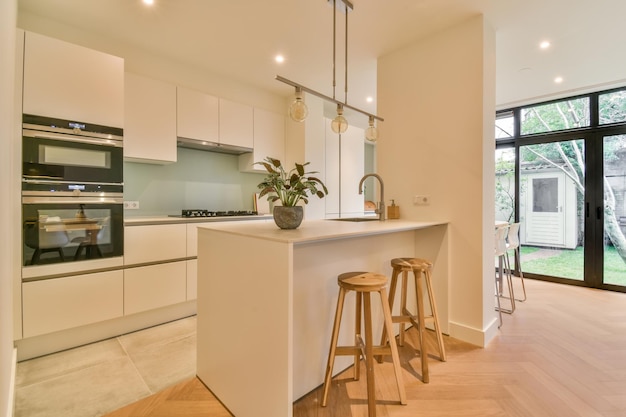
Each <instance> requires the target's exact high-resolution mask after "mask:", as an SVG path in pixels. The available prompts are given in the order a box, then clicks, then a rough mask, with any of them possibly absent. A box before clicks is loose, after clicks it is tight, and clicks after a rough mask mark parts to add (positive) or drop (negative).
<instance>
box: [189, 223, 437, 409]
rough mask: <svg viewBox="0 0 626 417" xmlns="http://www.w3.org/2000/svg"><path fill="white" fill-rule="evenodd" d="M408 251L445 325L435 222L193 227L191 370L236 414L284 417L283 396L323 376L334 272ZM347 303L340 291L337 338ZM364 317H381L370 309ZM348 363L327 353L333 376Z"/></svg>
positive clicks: (378, 267)
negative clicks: (418, 260)
mask: <svg viewBox="0 0 626 417" xmlns="http://www.w3.org/2000/svg"><path fill="white" fill-rule="evenodd" d="M408 256H419V257H424V258H428V259H430V260H432V261H433V262H434V264H435V268H434V271H433V280H434V284H435V292H436V294H437V303H438V308H439V314H440V321H441V325H442V329H443V330H444V332H445V331H446V329H447V317H448V314H447V282H448V233H447V224H446V223H445V222H412V221H403V220H388V221H384V222H380V221H363V222H349V221H335V220H313V221H305V222H303V223H302V225H301V226H300V227H299V228H298V229H296V230H281V229H279V228H278V227H276V225H275V224H274V222H273V221H272V220H266V221H263V220H261V221H258V220H257V221H254V222H234V223H215V224H210V225H202V226H200V227H198V321H197V325H198V331H197V337H198V342H197V350H198V357H197V374H198V377H199V378H200V379H201V380H202V381H203V382H204V383H205V384H206V385H207V386H208V387H209V389H211V391H212V392H213V393H214V394H215V395H216V396H217V397H218V398H219V399H220V401H222V402H223V403H224V405H225V406H226V407H227V408H228V409H229V410H230V411H231V412H232V413H233V414H234V415H235V416H237V417H258V416H272V417H290V416H292V415H293V411H292V405H293V402H294V401H295V400H297V399H298V398H300V397H302V396H304V395H305V394H307V393H308V392H310V391H311V390H313V389H315V388H316V387H318V386H319V385H320V384H321V383H322V382H323V378H324V370H325V367H326V358H327V355H328V347H329V344H330V335H331V331H332V321H333V316H334V313H335V308H336V301H337V295H338V286H337V275H338V274H340V273H342V272H347V271H371V272H379V273H383V274H386V275H387V276H390V275H391V267H390V264H389V261H390V260H391V259H392V258H395V257H408ZM373 305H374V307H378V305H377V303H374V304H373ZM396 305H397V303H396ZM353 306H354V297H353V296H350V297H348V299H347V300H346V306H345V307H344V314H346V319H345V320H344V322H343V323H342V329H341V334H340V339H339V343H340V344H351V343H352V339H353V336H352V334H353V331H354V330H353V329H354V328H353V322H354V321H353V319H352V318H350V317H352V316H353V314H354V313H353V312H354V307H353ZM348 314H349V315H348ZM373 319H374V323H375V324H376V323H382V321H381V317H380V311H379V309H377V310H375V311H374V315H373ZM375 327H378V329H377V331H378V335H380V327H381V326H375ZM378 337H380V336H378ZM351 361H352V359H351V358H350V357H342V358H337V360H336V362H335V373H336V372H339V371H341V370H342V369H344V368H346V367H348V366H350V364H351Z"/></svg>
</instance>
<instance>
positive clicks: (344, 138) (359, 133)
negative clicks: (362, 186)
mask: <svg viewBox="0 0 626 417" xmlns="http://www.w3.org/2000/svg"><path fill="white" fill-rule="evenodd" d="M324 121H325V123H326V182H325V184H326V186H327V187H328V195H327V196H326V198H325V199H324V200H326V201H325V202H326V215H327V216H329V217H335V216H337V215H339V214H341V215H342V216H359V215H363V214H364V207H363V206H364V197H363V194H359V181H360V180H361V178H362V177H363V175H364V172H363V171H364V166H365V143H364V134H365V132H364V130H363V129H361V128H359V127H356V126H349V127H348V130H346V132H345V133H344V134H342V135H341V140H340V139H339V135H338V134H337V133H334V132H333V131H332V130H331V129H330V122H331V120H330V119H324ZM340 147H341V151H340Z"/></svg>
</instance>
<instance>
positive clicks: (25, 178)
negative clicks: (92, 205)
mask: <svg viewBox="0 0 626 417" xmlns="http://www.w3.org/2000/svg"><path fill="white" fill-rule="evenodd" d="M49 178H53V179H49ZM54 178H56V177H50V176H42V175H22V182H27V183H29V184H53V185H54V184H93V185H118V186H124V183H123V182H89V181H64V180H56V179H54Z"/></svg>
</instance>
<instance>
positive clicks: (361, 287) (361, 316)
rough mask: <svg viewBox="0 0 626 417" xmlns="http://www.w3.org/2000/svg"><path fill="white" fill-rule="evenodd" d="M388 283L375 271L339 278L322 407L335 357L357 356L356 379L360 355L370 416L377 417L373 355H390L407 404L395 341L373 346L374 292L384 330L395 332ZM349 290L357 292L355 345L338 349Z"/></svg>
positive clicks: (385, 278) (403, 399)
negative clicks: (388, 300)
mask: <svg viewBox="0 0 626 417" xmlns="http://www.w3.org/2000/svg"><path fill="white" fill-rule="evenodd" d="M387 281H388V280H387V277H386V276H385V275H382V274H377V273H374V272H346V273H343V274H340V275H339V276H338V277H337V284H338V285H339V297H338V298H337V310H336V312H335V320H334V323H333V333H332V336H331V341H330V349H329V352H328V362H327V363H326V375H325V378H324V394H323V396H322V402H321V405H322V407H325V406H326V401H327V399H328V392H329V389H330V381H331V379H332V372H333V367H334V364H335V357H336V356H338V355H344V356H353V357H354V379H355V380H358V379H359V375H360V360H361V356H363V359H364V362H365V372H366V377H367V409H368V416H369V417H375V416H376V399H375V381H374V355H391V357H392V362H393V368H394V372H395V376H396V383H397V385H398V393H399V395H400V404H406V393H405V391H404V384H403V383H402V375H401V368H400V356H399V354H398V348H397V346H396V343H395V340H394V339H392V340H391V341H390V343H388V344H387V343H386V344H385V345H384V346H374V343H373V336H372V306H371V294H372V293H378V294H379V295H380V303H381V306H382V311H383V321H384V326H383V328H384V329H386V330H387V331H388V332H392V331H393V323H392V321H391V310H390V309H389V304H388V302H387V289H386V287H387ZM350 291H354V292H355V293H356V311H355V326H354V345H351V346H337V341H338V338H339V329H340V326H341V318H342V315H343V305H344V301H345V297H346V294H347V293H348V292H350ZM362 322H363V323H362ZM361 324H363V325H364V327H365V329H362V328H361V327H362V326H361ZM363 330H364V331H363Z"/></svg>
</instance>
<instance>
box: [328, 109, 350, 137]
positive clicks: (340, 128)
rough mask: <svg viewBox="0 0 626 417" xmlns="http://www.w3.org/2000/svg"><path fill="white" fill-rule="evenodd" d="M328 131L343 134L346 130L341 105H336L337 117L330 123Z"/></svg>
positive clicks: (346, 124)
mask: <svg viewBox="0 0 626 417" xmlns="http://www.w3.org/2000/svg"><path fill="white" fill-rule="evenodd" d="M330 129H331V130H332V131H333V132H335V133H345V131H346V130H348V121H347V120H346V118H345V117H343V105H342V104H337V117H335V118H334V119H333V121H332V122H330Z"/></svg>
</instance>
